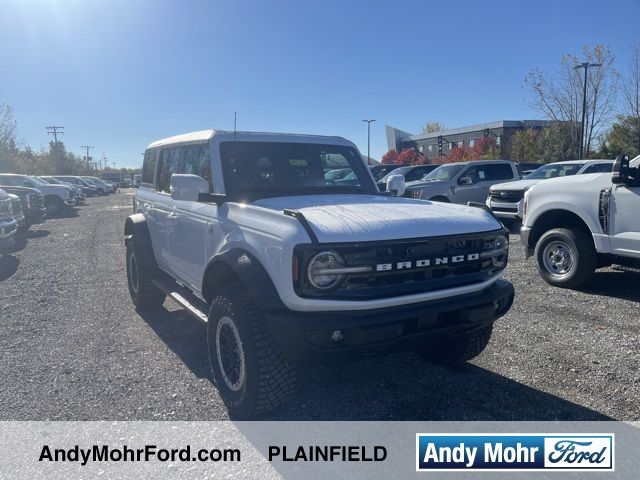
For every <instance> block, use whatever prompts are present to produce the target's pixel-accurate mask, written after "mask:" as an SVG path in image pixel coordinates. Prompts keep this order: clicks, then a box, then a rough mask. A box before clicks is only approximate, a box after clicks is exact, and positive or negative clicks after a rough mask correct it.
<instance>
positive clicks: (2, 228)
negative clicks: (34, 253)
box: [0, 218, 18, 249]
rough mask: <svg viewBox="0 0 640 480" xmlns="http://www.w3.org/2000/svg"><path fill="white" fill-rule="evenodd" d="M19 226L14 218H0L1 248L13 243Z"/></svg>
mask: <svg viewBox="0 0 640 480" xmlns="http://www.w3.org/2000/svg"><path fill="white" fill-rule="evenodd" d="M17 228H18V224H17V222H16V221H15V219H13V218H10V219H6V218H5V219H2V220H0V249H1V248H7V247H10V246H11V245H12V244H13V235H14V234H15V233H16V229H17Z"/></svg>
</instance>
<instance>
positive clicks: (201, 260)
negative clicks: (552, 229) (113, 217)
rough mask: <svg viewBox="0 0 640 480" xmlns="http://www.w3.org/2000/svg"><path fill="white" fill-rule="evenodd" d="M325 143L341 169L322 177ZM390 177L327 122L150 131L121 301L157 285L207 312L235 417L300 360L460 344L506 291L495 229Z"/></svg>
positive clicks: (127, 230)
mask: <svg viewBox="0 0 640 480" xmlns="http://www.w3.org/2000/svg"><path fill="white" fill-rule="evenodd" d="M327 154H331V155H332V163H334V165H332V167H336V165H335V163H337V162H338V161H339V162H340V164H341V165H338V166H342V167H343V168H350V169H351V170H352V171H353V173H354V174H355V175H356V177H357V183H353V184H348V185H337V184H335V183H334V182H332V181H327V180H326V179H325V177H324V172H325V170H326V168H327V165H326V162H327ZM181 157H182V158H189V159H190V161H189V162H178V161H176V160H177V159H178V158H181ZM212 172H216V173H217V174H213V175H212ZM218 172H219V173H218ZM395 178H396V179H402V180H403V181H404V179H403V178H402V177H400V176H396V177H395ZM391 183H393V182H391ZM390 186H391V187H394V188H392V190H393V191H395V192H396V194H397V195H400V196H399V197H398V196H396V197H394V196H383V195H379V191H378V188H377V187H376V184H375V182H374V180H373V178H372V176H371V175H370V172H369V171H368V169H367V165H366V163H365V162H364V160H363V158H362V156H361V155H360V153H359V152H358V150H357V149H356V147H355V145H353V143H351V142H349V141H347V140H345V139H342V138H339V137H321V136H312V135H288V134H263V133H249V132H238V133H231V132H221V131H219V130H217V131H214V130H207V131H202V132H196V133H191V134H186V135H178V136H176V137H172V138H169V139H165V140H161V141H158V142H154V143H152V144H151V145H149V146H148V147H147V149H146V152H145V156H144V164H143V177H142V186H141V187H140V190H139V191H138V193H137V195H136V201H135V208H136V213H135V214H133V215H131V216H129V217H128V218H127V220H126V221H125V225H124V235H125V245H126V268H127V281H128V286H129V292H130V294H131V298H132V301H133V303H134V305H135V306H136V308H137V309H138V310H140V311H143V310H146V309H152V308H157V307H158V306H160V305H162V303H163V302H164V300H165V297H166V295H170V296H171V297H172V298H173V299H175V300H176V301H177V302H178V303H180V304H181V305H182V306H183V307H184V308H186V309H187V311H189V312H190V313H191V314H193V315H194V316H195V317H196V318H198V319H200V320H204V321H207V320H208V321H207V338H208V343H207V344H208V353H209V360H210V365H211V368H212V371H213V375H214V377H215V381H216V386H217V388H218V391H219V392H220V395H221V397H222V398H223V400H224V401H225V403H226V405H227V407H228V409H229V411H230V414H231V415H232V416H234V417H236V418H243V417H244V418H246V417H252V416H255V415H258V414H263V413H266V412H268V411H270V410H272V409H273V408H276V407H278V406H280V405H283V404H284V403H285V402H286V401H287V400H288V399H289V398H290V397H291V395H292V394H293V392H294V388H295V368H296V367H295V365H296V364H297V363H300V362H321V363H322V362H331V363H335V362H339V361H347V360H353V359H357V358H361V357H367V356H370V355H380V354H383V353H386V352H390V351H394V350H400V349H415V350H416V351H417V352H418V353H419V354H420V355H423V356H424V357H426V358H428V359H429V360H430V361H432V362H437V363H455V362H464V361H466V360H469V359H471V358H473V357H475V356H477V355H478V354H479V353H480V352H481V351H482V350H483V349H484V348H485V347H486V345H487V343H488V341H489V339H490V337H491V331H492V325H493V323H494V321H495V320H496V319H497V318H499V317H501V316H502V315H504V314H505V313H506V312H507V311H508V310H509V308H510V307H511V304H512V301H513V296H514V290H513V286H512V285H511V284H510V283H508V282H506V281H504V280H501V279H500V277H501V276H502V275H503V273H504V269H505V267H506V265H507V257H508V242H509V240H508V231H507V230H506V229H505V228H504V227H503V226H502V225H501V224H500V222H499V221H498V220H497V219H496V218H495V217H494V216H493V215H491V213H490V212H488V211H487V210H486V209H484V208H475V207H471V206H460V205H443V204H439V203H433V202H426V201H419V200H418V201H416V200H410V199H406V198H402V196H401V195H402V193H403V192H402V191H401V190H398V188H397V187H398V186H399V185H393V184H392V185H390ZM452 245H455V248H452ZM165 272H166V273H165Z"/></svg>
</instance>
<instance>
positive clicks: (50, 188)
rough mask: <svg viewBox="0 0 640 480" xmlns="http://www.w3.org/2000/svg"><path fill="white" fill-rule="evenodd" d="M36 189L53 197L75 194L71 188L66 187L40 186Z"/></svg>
mask: <svg viewBox="0 0 640 480" xmlns="http://www.w3.org/2000/svg"><path fill="white" fill-rule="evenodd" d="M36 189H37V190H40V191H41V192H42V193H50V194H52V195H62V194H63V193H64V192H67V193H68V194H69V195H72V194H73V193H74V192H73V189H72V188H71V187H65V186H64V185H38V186H37V187H36Z"/></svg>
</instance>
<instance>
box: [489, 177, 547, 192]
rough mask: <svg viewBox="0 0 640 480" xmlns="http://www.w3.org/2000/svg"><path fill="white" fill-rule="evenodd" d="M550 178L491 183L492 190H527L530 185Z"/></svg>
mask: <svg viewBox="0 0 640 480" xmlns="http://www.w3.org/2000/svg"><path fill="white" fill-rule="evenodd" d="M547 180H550V179H546V178H532V179H531V180H527V179H523V180H516V181H515V182H506V183H496V184H494V185H491V188H490V190H492V191H494V190H514V191H520V190H527V189H528V188H529V187H533V186H534V185H535V184H537V183H540V182H542V181H547Z"/></svg>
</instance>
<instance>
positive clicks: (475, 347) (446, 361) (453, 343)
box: [415, 325, 493, 365]
mask: <svg viewBox="0 0 640 480" xmlns="http://www.w3.org/2000/svg"><path fill="white" fill-rule="evenodd" d="M492 331H493V325H489V326H488V327H484V328H482V329H480V330H476V331H475V332H472V333H469V334H467V335H461V336H455V337H451V338H449V339H447V340H444V341H442V342H439V343H428V344H425V345H420V346H419V347H417V348H416V349H415V350H416V353H417V354H418V355H420V356H421V357H422V358H424V359H425V360H427V361H429V362H431V363H436V364H438V365H453V364H456V363H463V362H466V361H468V360H471V359H472V358H475V357H477V356H478V355H480V354H481V353H482V352H483V350H484V349H485V348H486V347H487V345H488V344H489V340H490V339H491V332H492Z"/></svg>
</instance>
